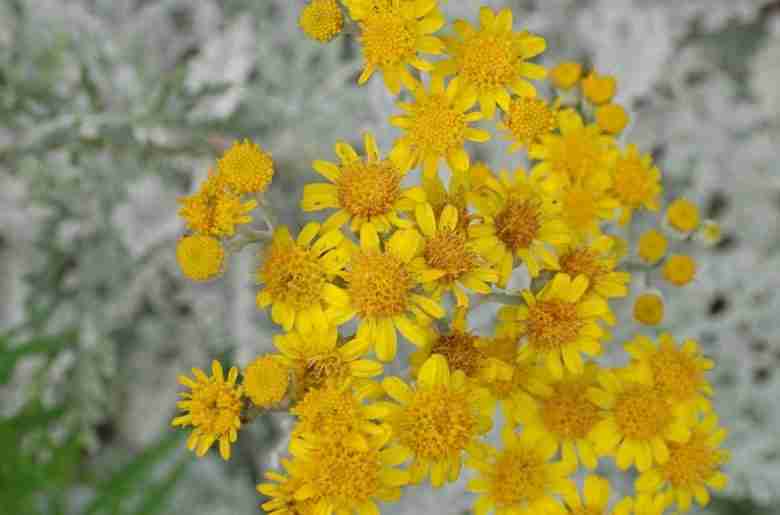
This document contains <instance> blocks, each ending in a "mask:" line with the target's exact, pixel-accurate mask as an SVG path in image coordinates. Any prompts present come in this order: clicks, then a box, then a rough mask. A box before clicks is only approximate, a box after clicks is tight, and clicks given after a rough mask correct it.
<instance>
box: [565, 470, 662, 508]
mask: <svg viewBox="0 0 780 515" xmlns="http://www.w3.org/2000/svg"><path fill="white" fill-rule="evenodd" d="M609 490H610V488H609V481H607V480H606V479H605V478H603V477H601V476H596V475H589V476H587V477H586V478H585V481H584V487H583V494H584V496H582V497H580V495H579V494H578V493H577V492H576V491H575V492H571V493H568V494H567V495H564V501H565V502H566V508H567V509H566V511H565V512H564V513H563V514H562V515H608V514H609V513H611V514H612V515H629V514H631V513H634V502H633V499H631V498H630V497H627V498H624V499H621V500H620V501H619V502H618V503H617V504H615V506H614V507H613V508H612V511H611V512H610V511H609V510H608V509H607V505H608V504H609ZM636 515H661V514H660V512H659V513H657V514H650V513H644V512H640V511H637V512H636Z"/></svg>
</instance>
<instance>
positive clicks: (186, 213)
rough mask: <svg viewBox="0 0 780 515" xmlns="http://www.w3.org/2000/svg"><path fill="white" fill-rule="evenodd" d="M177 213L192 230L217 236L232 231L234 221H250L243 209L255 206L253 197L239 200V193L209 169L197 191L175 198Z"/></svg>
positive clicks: (245, 210)
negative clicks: (177, 203)
mask: <svg viewBox="0 0 780 515" xmlns="http://www.w3.org/2000/svg"><path fill="white" fill-rule="evenodd" d="M179 203H180V204H181V209H179V216H181V217H182V218H184V221H185V222H186V224H187V228H188V229H189V230H191V231H192V232H194V233H197V234H203V235H206V236H214V237H217V238H222V237H230V236H233V235H234V234H235V233H236V225H240V224H246V223H249V222H251V221H252V217H251V216H249V215H248V214H247V213H249V212H250V211H252V210H253V209H254V208H256V207H257V201H256V200H249V201H246V202H242V201H241V196H240V195H239V194H238V193H236V192H235V191H233V190H232V189H230V188H228V187H227V186H226V185H225V183H224V182H223V180H222V177H221V175H217V174H214V173H210V174H209V177H208V178H207V179H206V180H205V181H203V184H201V187H200V189H199V190H198V191H197V193H195V194H193V195H190V196H188V197H182V198H180V199H179Z"/></svg>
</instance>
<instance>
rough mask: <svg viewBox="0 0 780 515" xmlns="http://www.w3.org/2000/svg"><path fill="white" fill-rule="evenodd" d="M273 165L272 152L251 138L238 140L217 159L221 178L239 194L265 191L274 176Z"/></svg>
mask: <svg viewBox="0 0 780 515" xmlns="http://www.w3.org/2000/svg"><path fill="white" fill-rule="evenodd" d="M273 167H274V162H273V159H271V154H268V153H267V152H263V150H262V149H261V148H260V147H259V146H257V144H255V143H252V142H251V141H249V140H244V141H236V142H235V143H233V145H232V146H231V147H230V148H229V149H227V150H226V151H225V153H224V154H223V155H222V157H221V158H220V159H219V161H217V170H219V178H220V180H221V181H222V182H223V183H224V184H225V185H226V186H227V187H228V188H230V189H232V190H233V191H235V192H236V193H238V194H239V195H244V194H247V193H262V192H263V191H265V190H266V189H267V188H268V185H269V184H270V183H271V179H272V178H273V176H274V168H273Z"/></svg>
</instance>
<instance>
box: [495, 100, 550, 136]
mask: <svg viewBox="0 0 780 515" xmlns="http://www.w3.org/2000/svg"><path fill="white" fill-rule="evenodd" d="M504 124H505V125H506V126H507V127H508V128H509V131H510V132H511V133H512V136H514V138H515V139H516V140H517V141H518V142H520V143H522V144H523V145H530V144H531V143H533V142H534V141H536V140H537V139H539V137H541V136H544V135H545V134H549V133H551V132H552V131H553V130H554V129H555V127H556V125H557V123H556V120H555V113H553V111H552V110H551V109H550V108H549V107H548V106H547V103H546V102H545V101H544V100H542V99H540V98H530V97H520V98H517V99H515V100H513V101H512V103H511V104H510V105H509V113H507V116H506V117H505V118H504Z"/></svg>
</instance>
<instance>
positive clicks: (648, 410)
mask: <svg viewBox="0 0 780 515" xmlns="http://www.w3.org/2000/svg"><path fill="white" fill-rule="evenodd" d="M627 372H628V371H626V370H621V371H620V373H616V372H615V371H612V370H609V371H602V373H601V374H599V379H598V380H599V384H600V386H599V387H596V388H590V389H589V390H588V396H589V397H590V399H591V400H592V401H593V402H594V403H596V404H598V405H599V406H600V407H602V408H604V409H605V410H607V414H606V418H605V419H604V420H603V421H601V422H599V423H598V424H597V425H596V427H595V428H594V430H593V431H594V438H595V440H596V443H597V447H598V450H600V452H604V453H609V454H614V455H615V456H616V458H617V459H616V462H617V466H618V468H619V469H620V470H626V469H628V468H629V467H630V466H631V465H632V464H634V463H636V467H637V469H638V470H639V471H640V472H644V471H646V470H649V469H650V467H651V466H652V465H653V463H661V464H663V463H666V462H667V461H668V460H669V445H670V443H671V442H675V443H685V442H687V441H688V439H689V438H690V436H691V431H690V427H689V424H688V422H687V421H686V419H687V418H688V417H678V416H675V412H674V410H673V409H672V408H673V406H672V405H671V403H670V401H669V399H668V397H667V396H666V395H664V394H663V393H662V392H661V391H659V390H658V389H656V388H655V387H654V386H653V384H652V383H648V382H644V378H643V377H642V374H636V373H627Z"/></svg>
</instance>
